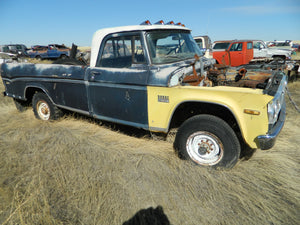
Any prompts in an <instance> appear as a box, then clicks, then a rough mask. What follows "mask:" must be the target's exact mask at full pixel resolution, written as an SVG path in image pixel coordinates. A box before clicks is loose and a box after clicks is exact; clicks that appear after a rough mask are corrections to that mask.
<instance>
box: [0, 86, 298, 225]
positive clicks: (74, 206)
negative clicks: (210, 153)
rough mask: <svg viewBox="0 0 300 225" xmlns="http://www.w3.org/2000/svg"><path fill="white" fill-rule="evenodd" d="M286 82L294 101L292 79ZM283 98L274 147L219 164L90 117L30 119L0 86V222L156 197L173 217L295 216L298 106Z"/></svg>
mask: <svg viewBox="0 0 300 225" xmlns="http://www.w3.org/2000/svg"><path fill="white" fill-rule="evenodd" d="M289 88H290V91H291V93H292V95H293V99H294V100H295V101H296V102H297V104H299V105H300V83H299V82H296V83H293V84H290V85H289ZM3 90H4V88H3V85H2V84H1V85H0V91H1V92H2V91H3ZM287 105H288V111H287V121H286V124H285V127H284V129H283V131H282V133H281V134H280V136H279V138H278V140H277V144H276V146H275V147H274V148H273V149H272V150H270V151H260V150H257V151H256V152H255V153H254V155H253V156H252V157H251V158H250V159H248V160H240V162H239V163H238V164H237V166H236V167H234V168H233V169H232V170H229V171H218V170H211V169H207V168H202V167H198V166H195V165H193V164H190V163H188V162H186V161H182V160H180V159H178V158H177V156H176V155H175V153H174V151H173V149H172V145H171V144H170V143H167V142H164V141H154V140H151V139H149V138H148V137H139V138H138V137H134V136H129V135H128V134H126V133H122V132H118V131H116V130H112V129H110V128H108V127H107V126H103V125H101V124H99V123H98V122H96V121H93V120H89V119H85V118H76V117H72V116H69V117H67V118H64V119H62V120H59V121H56V122H42V121H39V120H36V119H35V118H34V115H33V113H32V110H28V111H26V112H25V113H19V112H17V110H16V109H15V107H14V104H13V102H12V100H11V99H10V98H7V97H5V98H4V97H2V96H1V97H0V153H1V157H0V224H101V225H105V224H109V225H111V224H122V223H123V222H124V221H126V220H128V219H129V218H131V217H132V216H133V215H134V214H135V213H136V212H137V211H138V210H140V209H142V208H148V207H151V206H152V207H156V206H158V205H160V206H162V207H163V210H164V212H165V214H166V215H167V217H168V219H169V220H170V222H171V224H173V225H185V224H186V225H193V224H299V221H300V213H299V212H300V180H299V175H300V173H299V172H300V171H299V162H300V157H299V146H300V138H299V137H300V130H299V126H300V115H299V113H297V112H296V110H295V109H294V108H293V107H292V105H291V103H290V102H287ZM137 133H138V132H137Z"/></svg>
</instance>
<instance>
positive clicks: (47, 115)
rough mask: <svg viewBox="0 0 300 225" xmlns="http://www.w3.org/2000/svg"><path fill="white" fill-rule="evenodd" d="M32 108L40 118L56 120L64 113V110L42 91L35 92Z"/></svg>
mask: <svg viewBox="0 0 300 225" xmlns="http://www.w3.org/2000/svg"><path fill="white" fill-rule="evenodd" d="M32 108H33V112H34V115H35V117H36V118H37V119H40V120H46V121H47V120H56V119H58V118H59V117H61V116H62V115H63V113H62V111H61V110H60V109H59V108H57V107H56V106H55V105H54V104H53V103H52V102H51V100H50V99H49V98H48V96H47V95H46V94H44V93H42V92H37V93H36V94H34V96H33V99H32Z"/></svg>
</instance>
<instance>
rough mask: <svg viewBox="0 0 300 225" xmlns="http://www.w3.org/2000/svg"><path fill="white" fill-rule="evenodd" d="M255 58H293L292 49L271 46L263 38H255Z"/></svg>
mask: <svg viewBox="0 0 300 225" xmlns="http://www.w3.org/2000/svg"><path fill="white" fill-rule="evenodd" d="M253 51H254V52H253V58H273V59H283V60H287V59H291V57H292V50H289V49H278V48H269V47H268V46H267V45H266V44H265V43H264V42H263V41H261V40H253Z"/></svg>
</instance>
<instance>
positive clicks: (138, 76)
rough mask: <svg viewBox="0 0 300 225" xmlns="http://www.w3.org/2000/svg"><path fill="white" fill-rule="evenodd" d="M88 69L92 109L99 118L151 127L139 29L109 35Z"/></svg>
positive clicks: (90, 105) (89, 96) (145, 66)
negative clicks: (94, 63) (95, 59)
mask: <svg viewBox="0 0 300 225" xmlns="http://www.w3.org/2000/svg"><path fill="white" fill-rule="evenodd" d="M103 43H104V44H102V45H101V47H100V51H99V55H98V60H97V63H96V67H93V68H91V69H90V70H89V71H88V73H87V79H88V99H89V100H90V102H89V108H90V113H91V114H92V115H93V116H94V117H96V118H99V119H103V120H108V121H113V122H117V123H121V124H127V125H132V126H135V127H140V128H147V127H148V109H147V86H146V82H147V77H148V69H147V64H146V63H145V57H144V50H143V48H142V45H141V43H142V42H141V37H140V35H139V34H138V33H134V34H128V33H127V34H119V35H114V36H113V37H112V36H111V37H107V38H106V39H105V40H104V41H103Z"/></svg>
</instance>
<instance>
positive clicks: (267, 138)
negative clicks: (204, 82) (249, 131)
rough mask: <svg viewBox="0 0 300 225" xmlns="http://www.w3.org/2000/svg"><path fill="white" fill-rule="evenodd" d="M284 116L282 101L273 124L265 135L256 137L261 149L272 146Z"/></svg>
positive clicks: (284, 107)
mask: <svg viewBox="0 0 300 225" xmlns="http://www.w3.org/2000/svg"><path fill="white" fill-rule="evenodd" d="M285 117H286V105H285V103H284V104H283V105H282V108H281V112H280V115H279V118H278V121H277V122H276V124H275V126H273V127H272V128H271V129H270V130H269V131H268V133H267V134H266V135H260V136H258V137H257V141H258V146H259V148H260V149H261V150H268V149H270V148H272V147H273V146H274V144H275V141H276V138H277V136H278V135H279V133H280V131H281V130H282V128H283V125H284V121H285Z"/></svg>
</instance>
